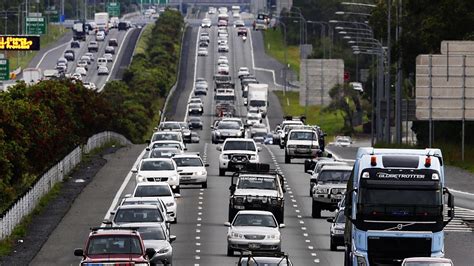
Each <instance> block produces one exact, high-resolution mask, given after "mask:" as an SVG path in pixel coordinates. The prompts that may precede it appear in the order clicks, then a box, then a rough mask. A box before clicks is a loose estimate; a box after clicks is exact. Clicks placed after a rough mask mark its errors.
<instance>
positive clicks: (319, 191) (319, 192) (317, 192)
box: [316, 188, 329, 194]
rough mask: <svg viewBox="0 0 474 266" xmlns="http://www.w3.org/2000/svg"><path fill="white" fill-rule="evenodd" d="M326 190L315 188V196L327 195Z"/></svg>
mask: <svg viewBox="0 0 474 266" xmlns="http://www.w3.org/2000/svg"><path fill="white" fill-rule="evenodd" d="M328 192H329V189H328V188H316V194H328Z"/></svg>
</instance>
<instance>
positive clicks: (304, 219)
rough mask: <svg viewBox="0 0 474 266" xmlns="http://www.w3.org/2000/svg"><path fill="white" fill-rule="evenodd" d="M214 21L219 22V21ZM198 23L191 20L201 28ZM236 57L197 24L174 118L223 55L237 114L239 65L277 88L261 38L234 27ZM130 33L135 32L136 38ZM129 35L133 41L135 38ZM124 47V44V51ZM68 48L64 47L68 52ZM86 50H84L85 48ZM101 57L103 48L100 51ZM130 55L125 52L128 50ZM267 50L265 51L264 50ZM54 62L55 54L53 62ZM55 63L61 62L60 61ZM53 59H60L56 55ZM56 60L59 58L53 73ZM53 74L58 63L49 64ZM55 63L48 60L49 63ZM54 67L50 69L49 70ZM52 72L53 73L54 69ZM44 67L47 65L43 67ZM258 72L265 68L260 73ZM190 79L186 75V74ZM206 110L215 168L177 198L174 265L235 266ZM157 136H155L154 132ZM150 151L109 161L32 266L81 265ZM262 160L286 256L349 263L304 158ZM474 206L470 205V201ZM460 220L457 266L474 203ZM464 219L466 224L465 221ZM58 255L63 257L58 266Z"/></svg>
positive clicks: (469, 235) (208, 150) (348, 154)
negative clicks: (200, 51) (279, 203)
mask: <svg viewBox="0 0 474 266" xmlns="http://www.w3.org/2000/svg"><path fill="white" fill-rule="evenodd" d="M212 18H213V20H214V22H215V20H216V18H215V17H212ZM194 22H196V21H190V22H189V23H190V24H191V25H194V24H195V23H194ZM202 31H207V32H209V33H210V39H211V42H210V45H209V47H208V51H209V55H208V56H207V57H197V56H196V52H197V47H196V44H197V41H196V40H197V38H198V37H199V34H200V32H202ZM228 31H229V48H230V49H229V50H230V51H229V53H218V52H217V28H216V27H215V26H214V27H212V28H211V29H200V28H199V27H198V26H195V25H194V26H193V27H192V29H191V30H190V33H188V34H187V36H186V38H185V42H186V45H185V48H184V49H188V51H187V53H185V54H186V55H187V58H182V60H183V62H186V63H187V69H191V72H189V71H188V72H187V73H186V75H185V76H186V80H181V82H182V84H184V85H183V87H182V88H181V89H180V90H179V99H178V100H177V104H175V105H174V106H176V108H177V109H176V112H175V113H174V115H173V118H174V119H175V120H185V119H186V109H185V106H186V105H187V101H188V97H189V94H190V93H191V92H192V88H193V84H194V80H195V79H196V78H198V77H203V78H205V79H207V81H208V82H209V84H212V82H213V80H212V77H213V75H214V73H215V71H216V65H217V64H216V63H217V58H218V56H219V55H227V57H228V59H229V65H230V74H231V75H232V77H233V80H234V81H236V82H235V83H236V96H237V101H236V110H237V115H238V116H245V114H246V109H245V107H244V106H243V102H242V98H241V97H240V96H241V88H240V84H239V82H238V78H237V70H238V68H239V67H242V66H246V67H249V68H250V69H251V72H253V73H254V74H255V75H256V76H257V79H258V80H259V81H260V82H261V83H268V84H270V85H271V87H276V85H275V84H274V79H273V77H272V75H271V74H270V73H271V71H265V70H263V71H262V70H261V69H260V68H259V67H257V66H256V64H257V65H258V62H255V58H256V56H255V54H254V53H255V52H256V51H255V50H254V49H253V46H252V44H253V42H255V41H260V40H261V39H259V38H261V36H259V34H260V33H255V32H252V31H251V30H249V33H250V36H249V38H248V39H247V41H245V42H244V41H243V40H242V38H241V37H238V36H237V32H236V29H234V28H233V27H229V28H228ZM130 34H131V33H130ZM130 34H129V35H130ZM126 35H127V33H125V32H113V31H112V32H111V33H110V34H109V36H108V38H117V39H118V41H119V45H121V43H122V40H124V39H126V38H127V37H126ZM119 47H120V46H119ZM65 48H66V47H64V49H65ZM64 49H62V48H59V49H57V51H53V52H51V53H56V52H57V57H59V56H61V55H62V52H63V51H64ZM82 49H83V47H81V50H82ZM100 49H101V50H102V51H103V49H104V47H101V48H100ZM124 49H125V47H124ZM259 52H262V51H259ZM48 57H49V56H48ZM57 57H56V58H57ZM52 58H55V57H54V56H52ZM55 60H56V59H52V60H51V62H52V64H53V65H52V67H54V64H55ZM44 61H45V62H44V64H45V67H44V68H48V67H49V65H48V64H50V63H51V62H49V60H44ZM46 61H48V62H46ZM46 66H48V67H46ZM52 67H51V68H52ZM42 68H43V67H42ZM256 68H257V69H259V70H256ZM181 77H183V75H181ZM88 78H90V80H91V81H92V82H96V84H97V85H98V86H99V85H100V84H101V82H103V81H104V78H105V77H104V78H102V77H97V76H94V74H92V75H91V76H90V77H89V76H88ZM269 97H270V107H269V108H270V109H269V112H268V113H269V115H268V119H267V121H265V123H266V124H267V125H268V126H269V127H270V128H274V127H275V126H276V124H278V123H280V122H281V120H282V117H283V113H282V110H281V107H280V105H279V103H278V99H277V98H276V97H275V95H274V94H273V93H271V94H270V96H269ZM203 101H204V104H205V109H204V115H203V117H202V118H203V123H204V126H203V130H201V131H199V135H200V137H201V142H200V143H199V144H188V146H187V147H188V150H189V151H191V152H199V153H200V154H201V156H202V157H203V159H204V160H205V161H206V162H207V163H209V164H210V166H209V168H208V178H209V179H208V188H207V189H202V188H200V187H197V186H196V187H183V188H182V189H181V198H179V199H178V217H179V222H178V223H177V224H173V225H172V226H171V232H172V234H174V235H176V236H177V241H176V242H174V243H173V252H174V255H173V264H175V265H235V262H236V261H237V260H238V258H237V257H228V256H226V247H227V240H226V233H227V227H225V226H224V222H226V221H227V211H228V197H229V190H228V188H229V185H230V179H231V178H230V176H225V177H222V176H218V160H217V158H218V155H219V152H218V151H217V150H216V145H214V144H211V132H210V126H211V123H212V122H213V121H214V116H213V114H214V104H213V90H212V86H210V89H209V91H208V95H207V96H205V97H203ZM150 134H151V132H150ZM143 148H144V146H143V145H135V146H133V147H131V148H127V149H122V150H121V151H119V154H118V155H117V156H116V157H114V158H109V159H110V161H109V163H108V164H107V165H106V166H105V167H104V168H103V169H102V170H101V171H100V172H99V173H98V175H97V176H96V177H95V179H94V181H93V182H92V183H91V184H90V185H89V186H88V187H87V188H86V189H85V190H84V192H83V193H82V194H81V195H80V197H79V198H78V199H77V200H76V203H75V204H74V205H73V206H72V208H71V210H70V211H69V212H68V214H67V215H66V216H65V217H64V218H63V220H62V222H61V223H60V224H59V225H58V227H57V228H56V230H55V231H54V232H53V234H52V235H51V236H50V238H49V239H48V241H46V243H45V244H44V245H43V248H42V249H41V251H40V252H39V253H38V254H37V256H36V257H35V259H34V260H33V261H32V263H31V264H32V265H46V264H51V263H53V264H56V265H74V264H77V263H78V262H79V258H77V257H74V256H73V250H74V248H77V247H82V246H83V245H84V242H85V240H86V239H87V235H88V232H89V231H88V230H89V227H91V226H97V225H100V222H101V221H102V220H103V219H104V218H108V217H109V212H110V211H111V210H114V209H115V208H116V206H117V203H118V202H119V200H120V199H121V198H122V197H123V196H124V195H125V194H128V193H131V192H132V190H133V188H134V187H135V185H136V183H135V178H134V176H133V174H132V173H131V172H130V170H131V168H132V166H133V165H135V164H137V163H138V161H139V160H140V158H141V157H142V156H143V155H144V153H145V152H144V150H143ZM329 148H330V149H331V150H332V152H334V153H335V154H336V155H338V156H340V157H343V158H345V159H349V160H350V159H353V158H354V156H355V148H352V149H338V148H336V147H329ZM260 160H261V162H265V163H270V164H271V166H272V168H274V169H278V170H280V171H281V172H282V173H283V174H284V176H285V179H286V181H285V187H286V190H287V193H286V196H285V197H286V203H285V204H286V206H285V224H286V228H284V229H282V251H284V252H286V253H288V254H289V256H290V258H291V260H292V261H293V263H294V265H315V264H320V265H343V251H342V249H339V250H338V251H330V249H329V223H328V222H327V221H326V218H327V217H332V215H333V213H331V212H323V213H322V217H323V218H320V219H313V218H311V199H310V197H309V196H308V185H309V176H308V175H307V174H305V173H303V166H302V162H303V161H302V160H294V162H293V163H292V164H285V163H284V153H283V150H281V149H280V148H279V147H278V146H265V147H264V148H263V149H262V151H261V154H260ZM467 201H468V200H467ZM459 207H463V208H458V215H457V219H456V220H455V221H454V222H453V223H452V224H450V225H449V226H448V227H447V229H446V230H447V232H448V233H447V234H446V253H447V256H448V257H450V258H452V259H453V260H454V261H455V263H456V265H472V262H473V261H474V254H472V252H471V250H472V249H473V243H474V241H473V240H474V234H473V232H472V228H471V227H469V226H468V224H467V223H466V222H465V221H464V220H468V219H469V218H470V219H471V220H474V215H473V214H472V213H473V212H472V211H470V210H469V206H468V205H462V206H461V205H459ZM463 218H464V220H463ZM51 252H55V254H61V256H60V258H58V257H56V258H54V260H51Z"/></svg>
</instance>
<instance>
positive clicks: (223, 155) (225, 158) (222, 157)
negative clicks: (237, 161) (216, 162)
mask: <svg viewBox="0 0 474 266" xmlns="http://www.w3.org/2000/svg"><path fill="white" fill-rule="evenodd" d="M221 159H222V160H227V159H229V155H227V154H221Z"/></svg>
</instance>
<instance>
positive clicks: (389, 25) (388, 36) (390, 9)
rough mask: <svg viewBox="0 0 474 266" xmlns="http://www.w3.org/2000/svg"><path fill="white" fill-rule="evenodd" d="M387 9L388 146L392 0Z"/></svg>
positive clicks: (386, 91) (388, 132) (387, 138)
mask: <svg viewBox="0 0 474 266" xmlns="http://www.w3.org/2000/svg"><path fill="white" fill-rule="evenodd" d="M387 3H388V5H387V9H388V14H387V77H386V84H385V86H386V87H385V99H386V101H387V118H386V122H385V130H386V133H385V134H386V136H385V137H386V141H387V144H390V141H391V137H390V135H391V132H390V108H391V107H390V101H391V97H390V90H391V88H390V85H391V82H390V68H391V60H390V57H391V53H390V50H391V45H392V44H391V36H392V34H391V32H390V31H391V25H392V23H391V21H392V0H387Z"/></svg>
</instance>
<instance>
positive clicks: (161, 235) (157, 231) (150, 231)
mask: <svg viewBox="0 0 474 266" xmlns="http://www.w3.org/2000/svg"><path fill="white" fill-rule="evenodd" d="M138 232H139V233H140V236H141V237H142V239H143V240H166V235H165V232H164V231H163V228H162V227H161V226H153V227H140V228H138Z"/></svg>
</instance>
